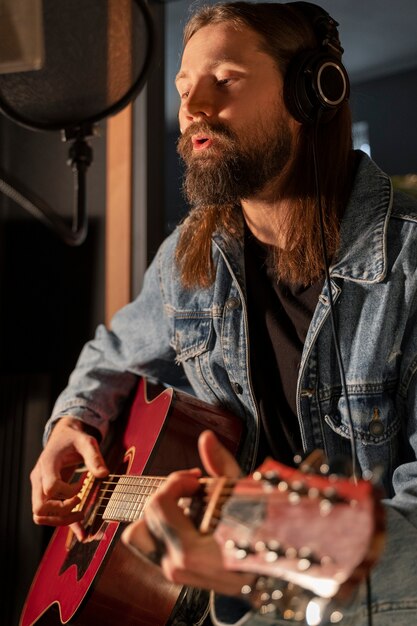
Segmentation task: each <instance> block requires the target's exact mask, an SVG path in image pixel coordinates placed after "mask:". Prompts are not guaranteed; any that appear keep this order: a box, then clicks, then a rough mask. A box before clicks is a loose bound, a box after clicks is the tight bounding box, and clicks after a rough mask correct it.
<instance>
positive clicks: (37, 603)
mask: <svg viewBox="0 0 417 626" xmlns="http://www.w3.org/2000/svg"><path fill="white" fill-rule="evenodd" d="M151 396H152V397H151ZM206 429H210V430H213V431H214V432H216V434H217V436H218V437H219V439H220V440H221V441H222V442H223V444H224V445H226V447H228V448H229V450H231V451H232V452H233V453H234V454H236V452H237V448H238V445H239V441H240V437H241V423H240V421H239V420H238V419H237V418H236V417H234V416H232V415H231V414H230V413H227V412H222V411H221V410H219V409H218V407H213V406H210V405H208V404H207V403H205V402H202V401H200V400H198V399H196V398H194V397H193V396H190V395H188V394H184V393H182V392H178V391H175V390H173V389H164V390H162V391H161V389H160V388H158V390H156V388H153V387H152V386H150V385H149V384H147V383H146V381H145V380H143V379H142V380H141V381H140V383H139V386H138V390H137V392H136V395H135V397H134V400H133V403H132V405H131V408H130V411H129V412H128V413H127V415H126V416H125V417H124V418H121V419H120V420H119V423H118V424H117V432H116V433H115V436H114V439H113V443H112V444H111V446H110V450H109V455H107V459H106V460H107V462H108V465H109V468H110V471H111V472H114V473H117V474H121V475H126V476H128V475H132V476H137V475H144V476H146V475H149V476H166V475H167V474H169V473H170V472H172V471H175V470H178V469H186V468H191V467H196V466H201V462H200V459H199V456H198V451H197V445H196V444H197V438H198V435H199V434H200V433H201V432H202V431H203V430H206ZM90 500H92V502H93V503H94V493H93V494H92V497H90ZM93 506H94V505H93V504H90V514H91V510H92V508H91V507H93ZM97 517H98V516H97V514H95V521H94V525H93V526H94V531H92V532H90V534H89V535H88V537H87V540H86V541H83V542H82V543H80V542H78V541H77V540H76V539H75V538H74V536H73V534H72V532H71V530H70V529H69V528H68V527H59V528H57V529H56V530H55V532H54V534H53V536H52V538H51V541H50V543H49V546H48V548H47V550H46V552H45V554H44V556H43V559H42V561H41V563H40V565H39V568H38V570H37V572H36V575H35V578H34V580H33V583H32V586H31V588H30V590H29V593H28V597H27V599H26V602H25V605H24V608H23V611H22V615H21V619H20V626H32V625H35V624H36V625H37V626H59V625H60V624H71V625H74V626H94V625H96V624H97V625H100V626H114V624H116V623H119V621H121V622H123V626H165V625H166V624H168V623H169V622H170V620H171V618H172V616H173V615H174V614H175V608H176V606H178V604H179V603H180V600H181V596H182V592H183V590H182V588H181V587H179V586H177V585H174V584H172V583H169V582H167V581H166V580H165V579H164V578H163V576H162V575H161V573H160V571H159V569H158V568H157V567H155V566H154V565H152V564H150V563H149V564H148V563H147V562H145V561H143V562H139V561H138V559H137V558H136V557H135V556H134V555H132V554H131V553H130V551H129V550H128V549H127V548H126V547H125V546H124V545H123V544H122V542H121V541H119V536H120V534H121V532H122V530H123V528H124V526H125V525H124V524H122V523H120V522H118V521H104V520H103V519H99V518H98V519H97Z"/></svg>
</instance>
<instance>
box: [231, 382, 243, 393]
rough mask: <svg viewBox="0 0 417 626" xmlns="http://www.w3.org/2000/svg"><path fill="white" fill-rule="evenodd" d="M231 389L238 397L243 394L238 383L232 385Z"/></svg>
mask: <svg viewBox="0 0 417 626" xmlns="http://www.w3.org/2000/svg"><path fill="white" fill-rule="evenodd" d="M232 387H233V389H234V390H235V393H237V395H238V396H240V395H241V394H242V393H243V389H242V387H241V385H239V383H232Z"/></svg>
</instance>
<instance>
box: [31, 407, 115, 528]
mask: <svg viewBox="0 0 417 626" xmlns="http://www.w3.org/2000/svg"><path fill="white" fill-rule="evenodd" d="M83 428H84V425H83V423H82V422H81V421H80V420H78V419H75V418H73V417H70V416H66V417H62V418H61V419H60V420H59V421H58V422H57V423H56V425H55V427H54V429H53V431H52V433H51V436H50V437H49V439H48V442H47V444H46V446H45V448H44V450H43V451H42V453H41V454H40V456H39V459H38V461H37V463H36V465H35V467H34V468H33V470H32V472H31V474H30V481H31V483H32V512H33V520H34V522H35V524H45V525H47V526H64V525H69V524H71V526H72V529H73V531H74V533H75V535H76V536H77V538H78V539H80V540H81V539H82V538H83V530H82V526H81V524H80V521H81V519H82V517H83V513H82V512H75V513H73V512H72V510H73V508H74V507H75V506H76V505H77V504H78V503H79V498H78V496H77V493H78V491H79V490H80V484H79V483H71V484H69V483H68V482H67V480H66V478H67V476H66V475H67V474H68V470H69V468H71V467H72V468H74V467H75V466H76V465H79V464H80V463H84V464H85V466H86V469H87V470H89V471H90V472H91V473H92V474H93V475H94V476H96V477H97V478H104V477H105V476H107V474H108V473H109V470H108V469H107V467H106V464H105V462H104V459H103V457H102V455H101V452H100V449H99V444H98V442H97V440H96V439H95V437H93V436H92V435H90V434H88V433H86V432H84V430H83Z"/></svg>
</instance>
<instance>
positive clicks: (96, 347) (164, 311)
mask: <svg viewBox="0 0 417 626" xmlns="http://www.w3.org/2000/svg"><path fill="white" fill-rule="evenodd" d="M172 249H173V242H172V236H171V237H170V238H168V240H166V241H165V242H164V244H162V246H161V248H160V250H159V251H158V253H157V255H156V257H155V259H154V261H153V262H152V264H151V265H150V267H149V268H148V270H147V272H146V274H145V278H144V284H143V288H142V291H141V293H140V295H139V296H138V297H137V298H136V299H135V300H134V301H133V302H131V303H130V304H128V305H127V306H125V307H123V308H122V309H121V310H120V311H118V312H117V313H116V314H115V316H114V317H113V319H112V321H111V324H110V327H109V328H106V327H105V326H104V325H100V326H99V327H98V328H97V330H96V333H95V337H94V339H92V340H91V341H89V342H88V343H87V344H86V345H85V346H84V348H83V349H82V351H81V354H80V356H79V359H78V362H77V365H76V367H75V369H74V371H73V372H72V374H71V376H70V378H69V382H68V386H67V387H66V388H65V389H64V391H63V392H62V393H61V394H60V396H59V397H58V399H57V401H56V403H55V406H54V409H53V412H52V416H51V418H50V419H49V421H48V423H47V425H46V428H45V434H44V441H46V440H47V438H48V437H49V434H50V431H51V428H52V426H53V424H54V422H55V421H56V420H57V419H59V418H60V417H62V416H63V415H68V414H70V415H72V416H74V417H77V418H79V419H82V420H83V421H85V422H86V423H88V424H90V425H91V426H94V427H95V428H96V429H98V430H99V431H100V433H101V435H102V436H103V437H104V436H105V435H106V433H107V430H108V425H109V422H110V421H112V420H114V419H115V418H116V417H117V416H118V415H119V414H120V412H121V410H122V408H123V405H124V403H125V401H126V399H127V397H128V396H129V394H130V393H131V391H132V389H133V388H134V386H135V384H136V383H137V377H138V376H146V377H149V378H154V379H157V380H160V381H164V382H165V383H167V384H170V385H175V386H181V385H184V384H186V380H185V375H184V372H183V369H182V367H181V366H180V365H178V364H176V363H175V351H174V350H173V348H172V346H171V343H172V337H171V335H172V330H171V321H170V316H169V313H168V310H169V307H167V302H166V300H165V297H164V288H163V282H164V281H165V282H166V281H167V280H168V281H169V279H170V276H166V272H167V271H170V272H172V266H173V263H170V262H169V258H168V259H167V256H168V257H169V255H170V253H171V250H172ZM167 268H168V270H167ZM169 268H170V269H169Z"/></svg>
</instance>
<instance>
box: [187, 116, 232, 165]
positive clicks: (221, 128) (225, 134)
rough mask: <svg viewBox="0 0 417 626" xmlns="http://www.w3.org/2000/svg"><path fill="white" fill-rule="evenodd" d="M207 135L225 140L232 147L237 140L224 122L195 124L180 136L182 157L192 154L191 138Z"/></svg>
mask: <svg viewBox="0 0 417 626" xmlns="http://www.w3.org/2000/svg"><path fill="white" fill-rule="evenodd" d="M204 133H207V135H208V136H209V137H213V138H218V139H221V140H223V143H225V144H226V145H229V146H232V144H233V142H235V141H236V140H237V137H236V135H235V133H234V132H233V131H232V130H230V128H228V126H226V124H223V123H222V122H215V123H208V122H204V121H203V122H193V123H192V124H190V126H188V128H186V130H185V131H184V132H183V133H182V134H181V135H180V137H179V138H178V141H177V151H178V153H179V155H180V156H181V157H187V156H188V155H189V154H191V152H192V145H191V138H192V137H193V135H198V134H204Z"/></svg>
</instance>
